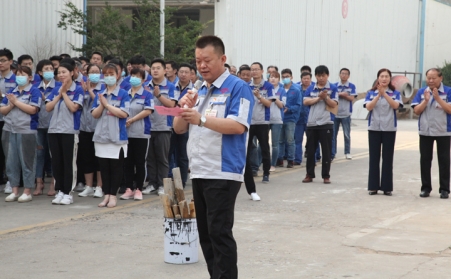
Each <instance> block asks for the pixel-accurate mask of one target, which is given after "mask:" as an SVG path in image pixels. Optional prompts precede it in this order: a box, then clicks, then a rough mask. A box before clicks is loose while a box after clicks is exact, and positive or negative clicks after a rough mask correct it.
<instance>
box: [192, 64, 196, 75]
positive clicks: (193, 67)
mask: <svg viewBox="0 0 451 279" xmlns="http://www.w3.org/2000/svg"><path fill="white" fill-rule="evenodd" d="M190 65H191V67H192V68H191V71H195V72H196V73H197V66H196V64H190Z"/></svg>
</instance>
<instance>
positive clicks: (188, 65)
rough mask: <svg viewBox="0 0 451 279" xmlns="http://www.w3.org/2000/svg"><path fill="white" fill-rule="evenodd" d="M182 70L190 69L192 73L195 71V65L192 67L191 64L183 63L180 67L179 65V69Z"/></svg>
mask: <svg viewBox="0 0 451 279" xmlns="http://www.w3.org/2000/svg"><path fill="white" fill-rule="evenodd" d="M180 68H189V70H190V71H191V70H195V69H194V67H193V65H191V64H189V63H182V64H180V65H179V69H180Z"/></svg>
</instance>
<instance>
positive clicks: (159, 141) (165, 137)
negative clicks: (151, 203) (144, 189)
mask: <svg viewBox="0 0 451 279" xmlns="http://www.w3.org/2000/svg"><path fill="white" fill-rule="evenodd" d="M170 144H171V132H170V131H167V132H158V131H156V132H150V142H149V153H148V154H147V175H148V176H149V186H154V187H155V188H158V187H159V186H163V178H166V177H168V171H169V146H170Z"/></svg>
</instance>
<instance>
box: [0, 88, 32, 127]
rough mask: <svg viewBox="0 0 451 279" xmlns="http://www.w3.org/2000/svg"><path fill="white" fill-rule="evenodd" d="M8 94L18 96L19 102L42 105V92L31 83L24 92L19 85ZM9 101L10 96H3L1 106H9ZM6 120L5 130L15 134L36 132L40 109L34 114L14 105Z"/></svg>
mask: <svg viewBox="0 0 451 279" xmlns="http://www.w3.org/2000/svg"><path fill="white" fill-rule="evenodd" d="M8 94H14V95H15V96H16V98H17V102H21V103H24V104H27V105H31V106H34V107H37V108H40V107H41V92H40V91H39V89H37V88H36V87H34V86H33V85H32V84H31V83H30V84H28V85H27V86H26V87H25V88H24V89H23V90H22V92H19V87H16V88H15V89H13V90H12V91H11V93H8ZM8 102H9V101H8V98H6V96H5V97H3V101H2V103H1V104H0V106H2V107H4V106H7V105H8ZM4 121H5V125H4V126H3V130H4V131H8V132H11V133H15V134H35V133H36V131H37V129H38V124H39V110H38V112H36V113H34V114H28V113H26V112H24V111H22V110H21V109H20V108H18V107H16V106H14V107H13V108H12V109H11V111H10V112H9V113H8V114H7V115H5V117H4Z"/></svg>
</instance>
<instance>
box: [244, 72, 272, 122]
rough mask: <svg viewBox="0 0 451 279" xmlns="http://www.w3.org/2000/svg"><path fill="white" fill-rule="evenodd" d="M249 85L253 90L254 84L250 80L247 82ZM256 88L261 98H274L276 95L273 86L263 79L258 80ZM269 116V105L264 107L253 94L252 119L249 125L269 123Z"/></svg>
mask: <svg viewBox="0 0 451 279" xmlns="http://www.w3.org/2000/svg"><path fill="white" fill-rule="evenodd" d="M249 86H250V87H251V90H252V91H254V89H255V87H256V85H255V84H254V82H253V81H252V80H251V81H250V82H249ZM257 86H258V89H259V90H260V95H261V96H262V98H265V99H267V100H271V102H273V100H275V99H276V98H277V97H276V96H274V94H273V91H274V86H273V85H272V84H271V83H269V82H267V81H264V80H261V81H260V84H258V85H257ZM270 118H271V109H270V107H266V106H265V105H263V104H262V102H261V101H260V100H259V99H257V97H255V95H254V107H253V109H252V121H251V125H262V124H269V120H270Z"/></svg>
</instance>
